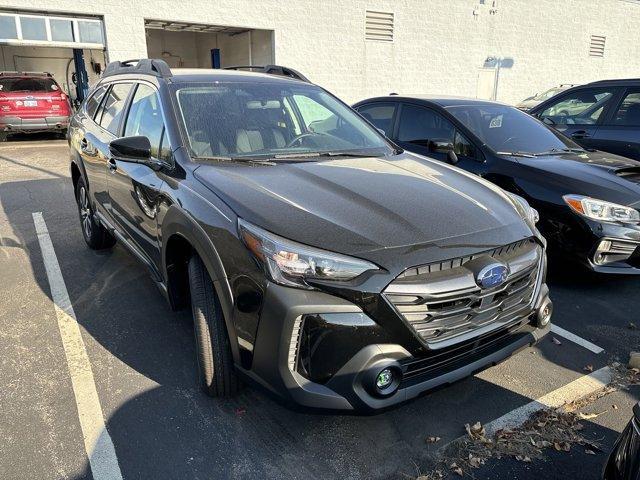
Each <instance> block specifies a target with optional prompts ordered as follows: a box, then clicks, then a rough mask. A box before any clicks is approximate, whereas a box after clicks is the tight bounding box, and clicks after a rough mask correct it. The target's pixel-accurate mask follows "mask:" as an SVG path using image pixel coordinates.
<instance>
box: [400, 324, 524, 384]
mask: <svg viewBox="0 0 640 480" xmlns="http://www.w3.org/2000/svg"><path fill="white" fill-rule="evenodd" d="M533 330H535V327H534V326H533V325H531V324H529V323H527V320H526V319H525V320H522V321H521V322H519V323H516V324H514V325H511V326H508V327H502V328H499V329H497V330H494V331H492V332H491V333H488V334H485V335H480V336H478V337H476V338H474V339H473V340H468V341H466V342H461V343H457V344H455V345H453V346H451V347H447V348H443V349H440V350H432V351H430V352H428V353H427V354H426V355H424V356H421V357H418V358H414V357H411V358H409V359H406V360H403V361H402V362H400V363H401V365H402V368H403V376H402V386H403V387H404V386H408V385H413V384H415V383H420V382H423V381H424V380H427V379H429V378H435V377H438V376H440V375H443V374H445V373H447V372H450V371H452V370H455V369H456V368H459V367H461V366H464V365H468V364H469V363H471V362H473V361H474V360H475V359H477V358H482V357H486V356H487V355H491V354H492V353H493V352H496V351H498V350H500V349H501V348H504V347H505V346H507V345H511V344H513V343H515V342H517V341H518V340H520V339H522V338H524V337H526V336H527V335H530V333H531V332H532V331H533Z"/></svg>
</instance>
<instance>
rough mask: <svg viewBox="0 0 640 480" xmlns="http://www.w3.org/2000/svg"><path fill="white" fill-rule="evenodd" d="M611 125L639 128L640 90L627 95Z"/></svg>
mask: <svg viewBox="0 0 640 480" xmlns="http://www.w3.org/2000/svg"><path fill="white" fill-rule="evenodd" d="M613 123H614V124H615V125H625V126H627V127H638V126H640V90H638V89H634V90H633V91H630V92H628V93H627V95H626V96H625V97H624V100H622V103H621V104H620V106H619V107H618V111H617V112H616V115H615V117H614V119H613Z"/></svg>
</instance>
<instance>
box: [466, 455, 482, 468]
mask: <svg viewBox="0 0 640 480" xmlns="http://www.w3.org/2000/svg"><path fill="white" fill-rule="evenodd" d="M469 465H471V466H472V467H473V468H480V465H484V460H483V459H481V458H479V457H474V456H473V455H472V454H471V453H470V454H469Z"/></svg>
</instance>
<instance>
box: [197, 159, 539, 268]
mask: <svg viewBox="0 0 640 480" xmlns="http://www.w3.org/2000/svg"><path fill="white" fill-rule="evenodd" d="M194 174H195V176H196V178H198V179H199V180H200V181H201V182H202V183H203V184H204V185H205V186H207V187H208V188H209V189H210V190H212V191H213V192H214V193H215V194H216V195H218V196H219V197H220V198H221V199H222V200H223V201H224V202H225V203H226V204H227V205H229V206H230V207H231V208H232V209H233V210H234V211H235V212H236V213H237V214H238V215H239V216H240V217H241V218H243V219H245V220H248V221H249V222H251V223H254V224H256V225H258V226H260V227H262V228H264V229H266V230H268V231H271V232H273V233H276V234H278V235H281V236H283V237H286V238H289V239H291V240H295V241H298V242H301V243H304V244H307V245H312V246H316V247H319V248H323V249H326V250H331V251H335V252H339V253H344V254H350V255H356V256H359V257H361V258H366V259H369V260H371V261H375V262H378V263H379V264H384V265H392V264H395V263H396V260H397V262H399V264H404V265H405V266H409V265H408V264H411V262H416V263H415V264H419V263H427V262H430V261H439V260H442V259H445V258H454V257H456V256H458V254H461V253H464V254H468V253H469V252H470V251H474V252H477V251H480V250H487V249H489V248H495V246H498V245H505V244H508V243H511V242H514V241H517V240H520V239H522V238H525V237H529V236H531V235H533V232H532V230H531V229H530V228H529V226H528V225H527V224H526V223H525V222H524V221H523V220H522V219H521V217H520V216H519V214H518V213H517V211H516V210H515V208H514V207H513V205H512V204H511V202H510V201H509V200H508V199H506V197H505V196H504V194H503V193H502V191H501V190H500V189H499V188H497V187H495V186H494V185H492V184H490V183H489V182H486V181H484V180H481V179H479V178H478V177H475V176H474V175H471V174H469V173H467V172H464V171H462V170H459V169H457V168H454V167H451V166H448V165H445V164H443V163H440V162H438V161H435V160H431V159H427V158H425V157H421V156H419V155H414V154H409V153H404V154H401V155H397V156H395V157H392V158H344V157H343V158H336V159H326V160H324V159H323V160H322V161H312V162H310V161H305V162H296V163H278V164H275V165H258V164H249V163H246V162H245V163H242V164H238V163H225V162H220V163H217V164H215V165H211V164H207V165H201V166H200V167H198V168H197V169H196V170H195V173H194ZM427 250H428V251H430V253H426V251H427ZM400 257H402V258H400ZM427 257H428V258H427Z"/></svg>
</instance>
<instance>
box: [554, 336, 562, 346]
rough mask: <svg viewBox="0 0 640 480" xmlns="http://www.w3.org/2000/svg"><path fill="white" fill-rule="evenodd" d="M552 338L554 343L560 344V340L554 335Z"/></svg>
mask: <svg viewBox="0 0 640 480" xmlns="http://www.w3.org/2000/svg"><path fill="white" fill-rule="evenodd" d="M552 340H553V343H555V344H556V345H562V342H561V341H560V340H558V339H557V338H556V337H553V338H552Z"/></svg>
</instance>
